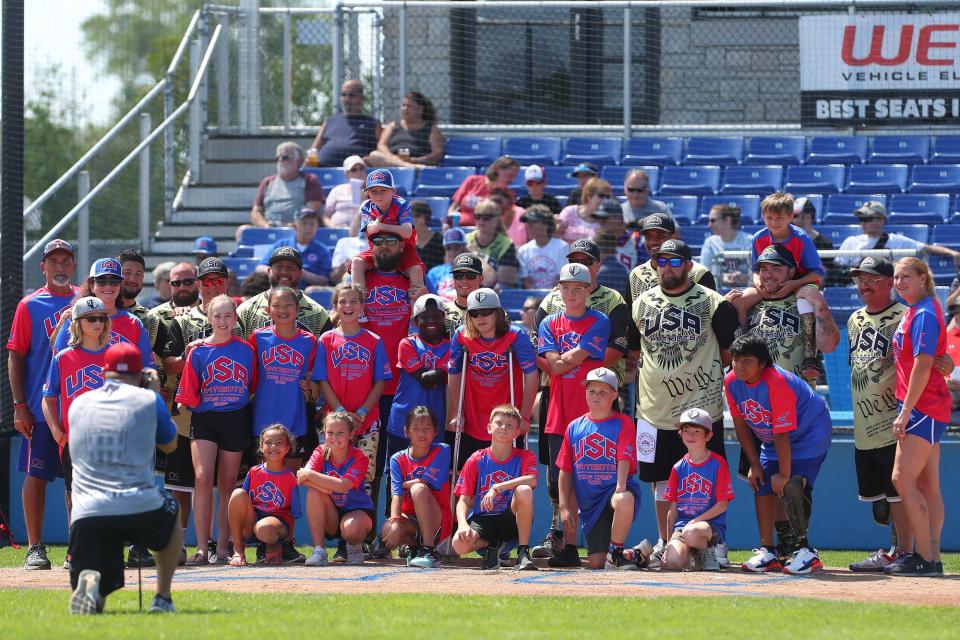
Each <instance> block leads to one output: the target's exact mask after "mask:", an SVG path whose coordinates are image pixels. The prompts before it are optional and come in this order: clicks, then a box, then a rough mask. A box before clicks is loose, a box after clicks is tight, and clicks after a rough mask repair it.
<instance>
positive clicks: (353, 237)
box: [330, 215, 369, 284]
mask: <svg viewBox="0 0 960 640" xmlns="http://www.w3.org/2000/svg"><path fill="white" fill-rule="evenodd" d="M359 235H360V216H359V215H358V216H357V217H356V218H354V220H353V222H352V223H351V224H350V235H349V236H347V237H346V238H340V239H339V240H337V244H336V246H335V247H334V248H333V257H332V258H331V259H330V284H337V283H338V282H340V281H341V280H343V275H344V274H345V273H346V272H347V269H349V268H350V261H351V260H353V259H354V258H355V257H356V256H358V255H360V254H361V253H363V251H364V250H366V248H367V247H368V246H369V243H368V242H367V241H366V239H365V238H361V237H359Z"/></svg>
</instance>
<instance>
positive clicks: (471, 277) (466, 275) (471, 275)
mask: <svg viewBox="0 0 960 640" xmlns="http://www.w3.org/2000/svg"><path fill="white" fill-rule="evenodd" d="M479 277H480V274H479V273H464V272H460V273H455V274H453V279H454V280H476V279H477V278H479Z"/></svg>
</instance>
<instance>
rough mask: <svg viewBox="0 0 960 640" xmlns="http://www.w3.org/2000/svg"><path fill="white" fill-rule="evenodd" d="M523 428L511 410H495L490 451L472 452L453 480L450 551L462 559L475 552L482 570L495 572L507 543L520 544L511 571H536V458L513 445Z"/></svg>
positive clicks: (490, 427) (509, 407)
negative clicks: (533, 530) (532, 546)
mask: <svg viewBox="0 0 960 640" xmlns="http://www.w3.org/2000/svg"><path fill="white" fill-rule="evenodd" d="M521 423H522V418H521V417H520V412H519V411H517V410H516V408H515V407H513V406H512V405H509V404H501V405H498V406H496V407H494V408H493V411H491V412H490V423H489V424H488V425H487V432H488V433H489V434H490V446H489V447H487V448H485V449H481V450H480V451H476V452H474V453H473V455H471V456H470V457H469V458H468V459H467V462H466V464H464V465H463V470H462V471H461V472H460V477H459V478H457V486H456V490H455V493H456V495H458V496H459V497H460V499H459V500H458V501H457V532H456V533H455V534H453V551H454V552H455V553H457V554H458V555H461V556H462V555H464V554H466V553H470V552H471V551H477V552H478V553H479V554H480V556H481V558H483V560H482V562H481V565H480V568H481V569H499V568H500V546H501V545H502V544H503V543H505V542H509V541H511V540H518V541H519V545H518V546H517V563H516V565H514V568H515V569H517V570H518V571H527V570H535V569H537V565H535V564H534V563H533V560H532V559H531V558H530V529H531V527H533V490H534V489H535V488H536V486H537V477H538V472H537V457H536V455H534V453H533V452H532V451H526V450H524V449H518V448H516V447H515V446H514V441H515V440H516V439H517V436H519V435H520V432H521V431H520V430H521Z"/></svg>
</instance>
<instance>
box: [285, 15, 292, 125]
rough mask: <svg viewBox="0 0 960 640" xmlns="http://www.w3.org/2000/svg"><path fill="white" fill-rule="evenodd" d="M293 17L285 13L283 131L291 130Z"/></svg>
mask: <svg viewBox="0 0 960 640" xmlns="http://www.w3.org/2000/svg"><path fill="white" fill-rule="evenodd" d="M292 20H293V18H292V17H291V16H290V13H289V12H287V13H285V14H283V132H284V133H288V132H289V131H290V107H291V103H292V102H293V95H292V91H293V79H292V75H293V70H292V63H291V57H292V55H293V53H292V51H291V46H290V45H291V43H290V39H291V37H292V36H291V27H292V25H291V22H292Z"/></svg>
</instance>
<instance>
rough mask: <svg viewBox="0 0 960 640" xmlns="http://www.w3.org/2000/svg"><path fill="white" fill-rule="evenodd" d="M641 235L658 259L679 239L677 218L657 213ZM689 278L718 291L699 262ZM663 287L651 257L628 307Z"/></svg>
mask: <svg viewBox="0 0 960 640" xmlns="http://www.w3.org/2000/svg"><path fill="white" fill-rule="evenodd" d="M641 234H642V235H643V247H644V248H645V249H646V250H647V253H648V254H649V255H651V256H656V255H657V252H658V251H659V250H660V245H662V244H663V243H664V242H666V241H667V240H671V239H679V234H678V233H677V223H676V222H675V221H674V219H673V216H671V215H670V214H666V213H654V214H651V215H649V216H647V217H646V218H644V219H643V225H642V227H641ZM688 277H689V279H690V283H691V284H693V283H697V284H699V285H703V286H704V287H706V288H708V289H713V290H714V291H716V289H717V282H716V280H714V278H713V274H712V273H710V269H708V268H706V267H705V266H703V265H702V264H700V263H699V262H696V261H694V260H691V261H690V270H689V274H688ZM659 284H660V277H659V274H658V272H657V260H656V258H653V257H651V258H650V260H648V261H646V262H643V263H642V264H640V265H638V266H637V267H636V268H635V269H634V270H633V271H631V272H630V290H629V291H628V292H627V304H629V305H630V306H631V307H632V306H633V301H634V300H636V299H637V298H639V297H640V294H641V293H643V292H644V291H646V290H647V289H652V288H653V287H656V286H658V285H659ZM677 415H679V414H677Z"/></svg>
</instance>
